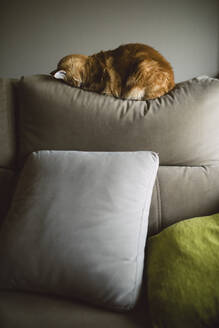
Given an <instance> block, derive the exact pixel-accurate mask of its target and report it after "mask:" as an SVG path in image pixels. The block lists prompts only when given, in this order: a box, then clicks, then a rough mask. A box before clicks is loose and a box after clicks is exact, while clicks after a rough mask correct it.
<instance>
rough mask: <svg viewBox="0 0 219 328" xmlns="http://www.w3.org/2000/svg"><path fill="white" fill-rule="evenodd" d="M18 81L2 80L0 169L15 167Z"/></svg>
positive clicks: (0, 80) (0, 94)
mask: <svg viewBox="0 0 219 328" xmlns="http://www.w3.org/2000/svg"><path fill="white" fill-rule="evenodd" d="M16 84H17V80H11V79H0V145H1V147H0V167H2V168H12V167H15V156H16V136H15V102H16V100H15V99H16V93H15V87H16Z"/></svg>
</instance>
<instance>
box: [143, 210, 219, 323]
mask: <svg viewBox="0 0 219 328" xmlns="http://www.w3.org/2000/svg"><path fill="white" fill-rule="evenodd" d="M147 246H148V251H147V265H146V281H147V297H148V304H149V306H150V315H151V321H152V327H156V328H158V327H168V328H172V327H174V328H176V327H177V328H181V327H182V328H185V327H186V328H190V327H191V328H196V327H197V328H198V327H205V328H206V327H219V214H214V215H211V216H205V217H197V218H193V219H189V220H185V221H182V222H180V223H176V224H174V225H172V226H170V227H168V228H166V229H165V230H163V231H162V232H160V233H159V234H157V235H156V236H153V237H151V238H149V240H148V244H147Z"/></svg>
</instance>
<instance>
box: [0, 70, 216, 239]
mask: <svg viewBox="0 0 219 328" xmlns="http://www.w3.org/2000/svg"><path fill="white" fill-rule="evenodd" d="M18 104H19V120H18V122H19V124H18V126H17V131H18V150H19V151H18V155H19V165H20V166H22V165H23V162H24V160H25V157H26V156H27V155H28V154H29V153H31V152H32V151H36V150H42V149H47V150H48V149H56V150H90V151H92V150H95V151H127V150H153V151H155V152H157V153H158V154H159V157H160V168H159V172H158V177H157V180H156V183H155V186H154V192H153V197H152V204H151V210H150V218H149V235H150V234H154V233H157V232H159V231H160V230H162V229H163V228H164V227H166V226H168V225H170V224H172V223H174V222H177V221H179V220H182V219H186V218H190V217H194V216H200V215H207V214H211V213H214V212H217V211H219V179H217V177H218V173H219V130H218V126H219V81H218V80H215V79H211V78H207V77H203V78H196V79H193V80H190V81H187V82H184V83H181V84H180V85H178V86H177V87H176V88H175V89H174V90H173V91H172V92H170V93H169V94H167V95H165V96H163V97H161V98H159V99H155V100H151V101H132V100H121V99H115V98H114V97H110V96H104V95H99V94H96V93H92V92H88V91H83V90H80V89H76V88H72V87H71V86H68V85H66V84H65V83H63V82H61V81H57V80H54V79H53V78H52V77H50V76H32V77H25V78H23V79H22V80H21V81H20V82H19V88H18ZM9 107H10V106H9ZM8 110H9V111H10V109H8ZM16 110H17V108H16ZM11 135H12V134H10V136H11ZM13 136H14V134H13ZM13 149H14V148H13ZM11 154H12V151H11ZM0 156H5V155H4V153H3V155H2V154H1V153H0ZM11 158H14V157H13V156H12V157H11ZM0 160H1V159H0ZM3 160H4V161H5V159H4V158H2V161H3ZM13 160H14V159H13ZM13 160H12V159H11V162H10V161H9V162H10V163H12V162H13ZM5 165H6V164H5ZM8 165H11V164H8Z"/></svg>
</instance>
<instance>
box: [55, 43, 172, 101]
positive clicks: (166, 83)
mask: <svg viewBox="0 0 219 328" xmlns="http://www.w3.org/2000/svg"><path fill="white" fill-rule="evenodd" d="M51 74H52V75H53V76H54V77H55V78H61V79H63V80H64V81H65V82H67V83H68V84H70V85H72V86H74V87H80V88H82V89H85V90H89V91H94V92H99V93H103V94H109V95H113V96H115V97H119V98H123V99H136V100H147V99H154V98H157V97H160V96H162V95H164V94H166V93H167V92H169V91H170V90H171V89H173V87H174V86H175V83H174V73H173V70H172V67H171V65H170V64H169V63H168V61H167V60H166V59H165V58H164V57H163V56H162V55H161V54H160V53H159V52H158V51H156V50H155V49H153V48H152V47H149V46H147V45H144V44H139V43H130V44H126V45H122V46H120V47H118V48H116V49H114V50H109V51H101V52H99V53H97V54H94V55H92V56H84V55H69V56H66V57H64V58H62V59H61V60H60V61H59V63H58V66H57V70H55V71H53V72H52V73H51Z"/></svg>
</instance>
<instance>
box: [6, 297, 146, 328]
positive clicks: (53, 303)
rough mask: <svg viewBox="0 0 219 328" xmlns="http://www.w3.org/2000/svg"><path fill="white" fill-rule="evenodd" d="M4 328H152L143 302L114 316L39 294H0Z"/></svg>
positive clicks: (106, 312)
mask: <svg viewBox="0 0 219 328" xmlns="http://www.w3.org/2000/svg"><path fill="white" fill-rule="evenodd" d="M0 314H1V315H0V323H1V328H30V327H31V328H39V327H40V328H50V327H52V328H94V327H95V328H103V327H107V328H149V327H150V325H149V322H148V316H147V309H146V308H145V303H144V300H142V302H139V303H138V304H137V306H136V307H135V308H134V309H133V311H129V312H115V311H108V310H106V309H102V308H98V307H94V306H90V304H85V303H84V302H74V301H72V300H66V299H63V298H60V297H49V296H47V295H40V294H37V293H34V294H33V293H23V292H12V291H11V292H3V291H0Z"/></svg>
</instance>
